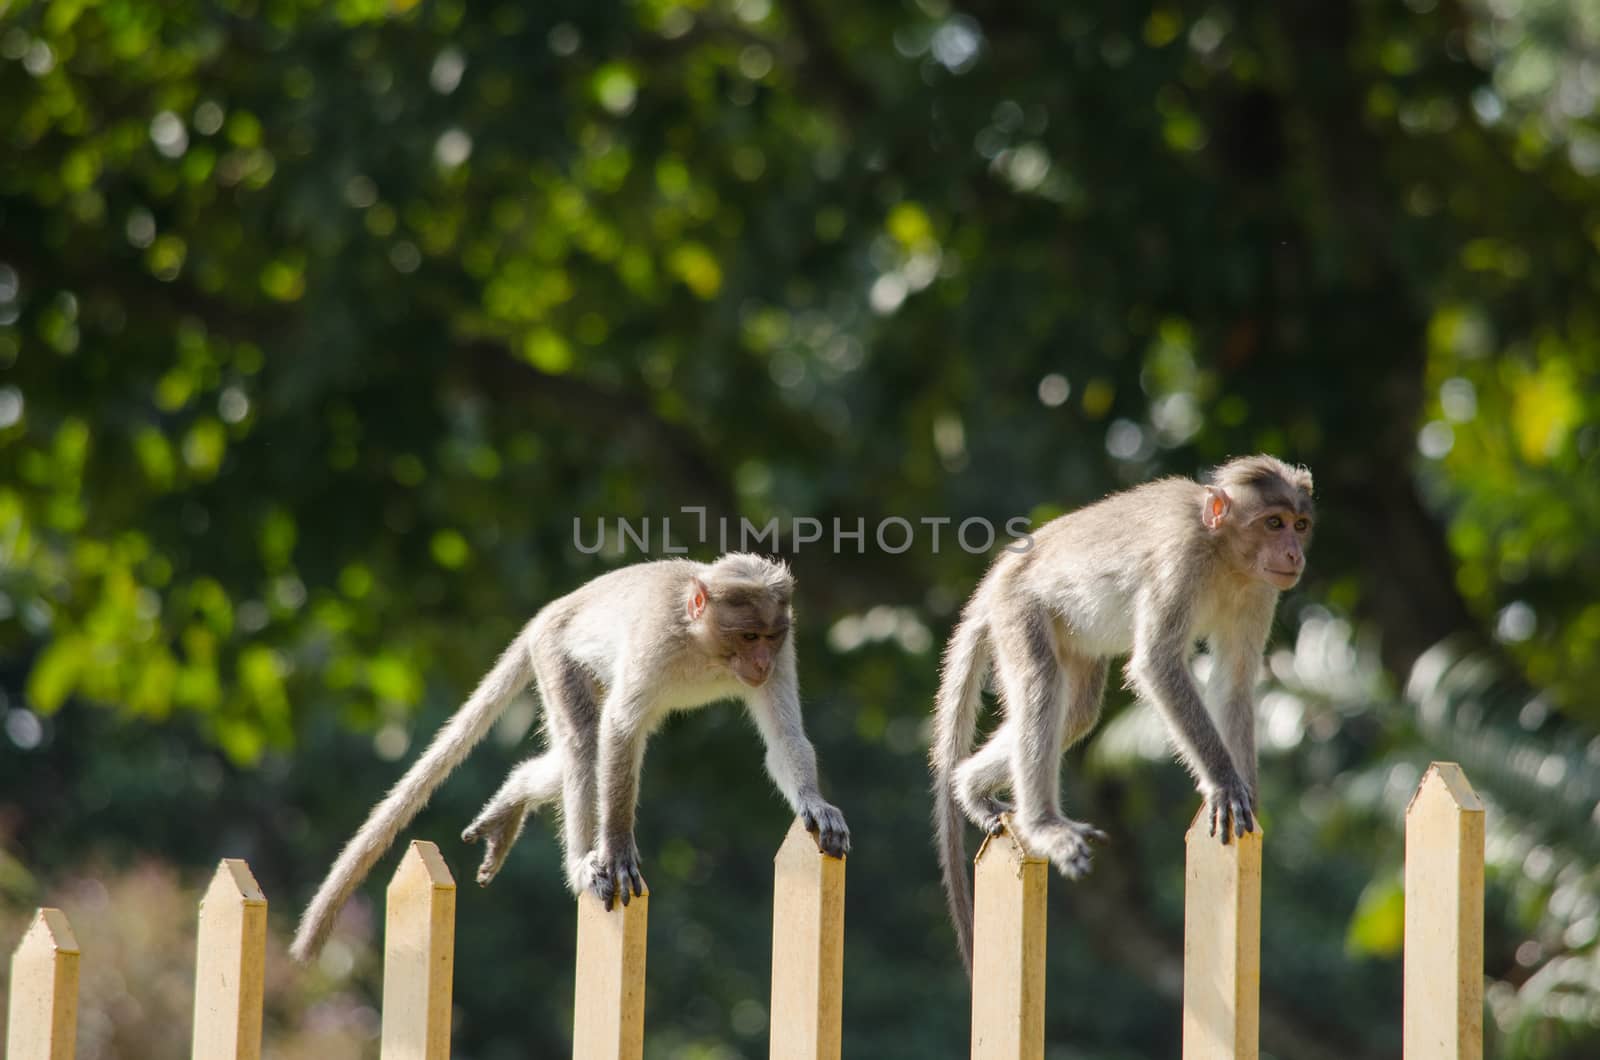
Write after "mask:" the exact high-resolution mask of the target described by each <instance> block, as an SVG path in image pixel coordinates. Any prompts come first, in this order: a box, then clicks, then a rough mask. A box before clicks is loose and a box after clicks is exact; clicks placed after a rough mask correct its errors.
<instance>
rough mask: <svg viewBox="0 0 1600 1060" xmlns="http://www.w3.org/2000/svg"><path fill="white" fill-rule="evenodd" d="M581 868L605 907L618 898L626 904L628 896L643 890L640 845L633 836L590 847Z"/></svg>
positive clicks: (608, 907)
mask: <svg viewBox="0 0 1600 1060" xmlns="http://www.w3.org/2000/svg"><path fill="white" fill-rule="evenodd" d="M583 869H584V877H585V883H586V885H587V886H588V888H589V889H590V890H591V891H593V892H594V895H595V897H596V898H598V899H600V901H601V902H602V903H604V904H605V907H606V909H607V910H609V909H611V908H612V906H613V904H614V903H615V902H616V901H617V899H619V898H620V899H621V900H622V904H623V905H627V904H628V900H629V899H630V898H633V897H634V896H635V895H642V894H644V893H645V887H644V877H643V876H642V875H640V873H639V848H638V847H637V846H635V845H634V842H633V837H632V836H629V837H627V838H626V839H623V840H620V841H618V842H614V843H605V844H602V846H601V849H599V850H591V851H590V852H589V856H588V858H586V859H585V861H584V866H583Z"/></svg>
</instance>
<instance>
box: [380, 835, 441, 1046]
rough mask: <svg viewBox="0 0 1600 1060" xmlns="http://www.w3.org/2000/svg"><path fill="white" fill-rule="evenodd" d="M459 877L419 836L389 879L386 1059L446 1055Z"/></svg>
mask: <svg viewBox="0 0 1600 1060" xmlns="http://www.w3.org/2000/svg"><path fill="white" fill-rule="evenodd" d="M455 943H456V881H455V879H454V878H453V877H451V875H450V869H449V868H448V867H447V866H446V865H445V863H444V858H443V857H441V856H440V854H439V848H438V847H436V846H434V845H433V844H432V843H429V842H426V841H424V840H421V839H415V840H412V842H411V849H409V850H407V851H406V855H405V857H404V858H402V859H401V861H400V868H399V869H397V870H396V871H395V874H394V879H393V880H391V881H390V883H389V892H388V911H387V914H386V916H385V920H384V927H383V1044H382V1046H381V1049H380V1055H381V1056H382V1057H383V1060H448V1057H449V1056H450V997H451V989H452V982H451V977H452V975H453V974H454V972H455Z"/></svg>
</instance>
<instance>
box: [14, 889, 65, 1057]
mask: <svg viewBox="0 0 1600 1060" xmlns="http://www.w3.org/2000/svg"><path fill="white" fill-rule="evenodd" d="M77 1040H78V939H77V937H76V936H74V935H73V933H72V925H71V924H69V923H68V922H67V916H66V914H65V913H63V912H62V911H61V910H59V909H41V910H39V912H38V913H37V914H35V915H34V918H33V923H32V924H31V925H29V927H28V930H27V932H26V933H25V934H24V935H23V936H22V941H21V942H19V943H17V948H16V949H15V950H14V951H12V954H11V1004H10V1007H9V1008H8V1009H7V1018H6V1056H7V1057H8V1060H72V1056H73V1053H74V1050H75V1049H76V1048H77Z"/></svg>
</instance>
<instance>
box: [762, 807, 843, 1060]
mask: <svg viewBox="0 0 1600 1060" xmlns="http://www.w3.org/2000/svg"><path fill="white" fill-rule="evenodd" d="M844 867H845V859H844V858H835V857H830V856H828V855H827V854H824V853H823V852H822V851H821V850H820V849H818V847H817V841H816V839H815V838H813V837H812V835H811V833H810V832H808V831H806V827H805V824H804V823H803V822H802V821H800V819H799V818H796V819H795V822H794V824H792V825H790V826H789V834H788V835H787V836H786V837H785V838H784V841H783V846H781V847H779V848H778V854H777V857H775V858H773V887H772V1005H771V1010H770V1011H771V1013H772V1016H771V1031H770V1034H771V1038H770V1045H769V1048H768V1055H769V1056H771V1057H772V1058H773V1060H779V1058H782V1060H838V1057H839V1041H840V1022H841V1018H842V1015H843V1009H844Z"/></svg>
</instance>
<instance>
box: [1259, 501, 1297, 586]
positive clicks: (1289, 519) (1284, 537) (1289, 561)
mask: <svg viewBox="0 0 1600 1060" xmlns="http://www.w3.org/2000/svg"><path fill="white" fill-rule="evenodd" d="M1250 531H1251V536H1252V537H1253V538H1254V539H1255V544H1256V547H1255V564H1254V567H1255V570H1256V572H1257V574H1258V575H1259V576H1260V577H1261V579H1262V580H1263V581H1265V582H1266V583H1267V584H1268V585H1271V586H1272V587H1273V588H1274V589H1277V590H1278V591H1279V592H1282V591H1284V590H1287V589H1293V588H1294V587H1295V586H1296V585H1297V584H1299V582H1300V576H1301V575H1302V574H1304V573H1305V569H1306V548H1307V546H1309V545H1310V543H1311V518H1310V516H1308V515H1306V514H1305V513H1304V512H1296V511H1295V510H1294V509H1292V508H1271V509H1268V510H1267V511H1266V512H1263V513H1262V514H1261V515H1260V516H1258V517H1257V518H1256V519H1255V520H1254V521H1253V522H1252V524H1251V526H1250Z"/></svg>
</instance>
